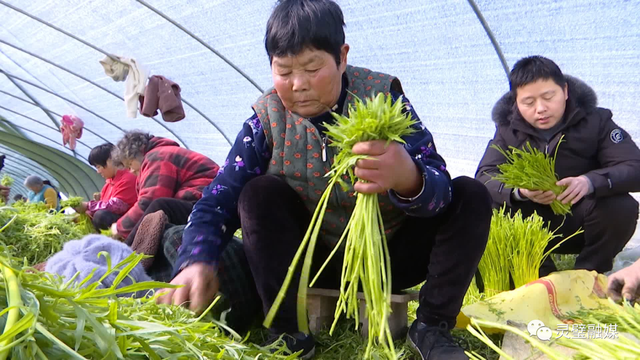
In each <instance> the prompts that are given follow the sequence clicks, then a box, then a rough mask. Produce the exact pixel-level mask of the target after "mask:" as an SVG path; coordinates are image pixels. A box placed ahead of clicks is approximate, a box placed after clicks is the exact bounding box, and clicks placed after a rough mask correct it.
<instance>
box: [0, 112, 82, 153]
mask: <svg viewBox="0 0 640 360" xmlns="http://www.w3.org/2000/svg"><path fill="white" fill-rule="evenodd" d="M0 121H1V120H0ZM6 122H7V123H9V124H11V125H13V126H15V127H17V128H18V129H21V130H24V131H28V132H30V133H32V134H35V135H38V136H40V137H42V138H45V139H47V140H49V141H51V142H52V143H54V144H56V145H57V144H58V142H56V141H55V140H53V139H52V138H50V137H48V136H44V135H42V134H39V133H38V132H37V131H34V130H31V129H27V128H25V127H24V126H20V125H16V124H14V123H12V122H10V121H6ZM78 143H80V141H78ZM80 144H81V145H84V146H85V147H86V148H87V149H89V150H91V149H92V148H91V147H90V146H88V145H87V144H85V143H80ZM77 156H79V157H80V158H82V159H84V160H86V161H87V163H88V162H89V159H87V158H86V157H84V156H82V155H77Z"/></svg>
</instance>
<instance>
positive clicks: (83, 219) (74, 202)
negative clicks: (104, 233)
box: [60, 196, 96, 234]
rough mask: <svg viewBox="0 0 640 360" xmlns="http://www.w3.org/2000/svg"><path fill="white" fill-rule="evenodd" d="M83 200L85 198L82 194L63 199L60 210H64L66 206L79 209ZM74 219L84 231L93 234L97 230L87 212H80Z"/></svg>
mask: <svg viewBox="0 0 640 360" xmlns="http://www.w3.org/2000/svg"><path fill="white" fill-rule="evenodd" d="M83 202H84V199H83V198H82V197H80V196H74V197H70V198H68V199H67V200H62V201H61V202H60V209H61V210H60V211H64V210H65V209H66V208H71V209H77V208H78V207H79V206H80V205H81V204H82V203H83ZM73 221H74V222H75V223H76V224H77V225H78V227H79V228H80V229H81V231H82V232H84V233H87V234H91V233H95V232H96V230H95V227H94V226H93V223H92V222H91V218H90V217H89V215H87V214H78V215H76V217H75V218H74V220H73Z"/></svg>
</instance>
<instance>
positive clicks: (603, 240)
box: [476, 56, 640, 276]
mask: <svg viewBox="0 0 640 360" xmlns="http://www.w3.org/2000/svg"><path fill="white" fill-rule="evenodd" d="M509 85H510V88H511V91H510V92H508V93H507V94H505V95H504V96H503V97H502V98H501V99H500V100H499V101H498V102H497V103H496V105H495V106H494V108H493V112H492V117H493V121H494V122H495V124H496V133H495V136H494V138H493V140H491V141H490V142H489V146H491V145H493V144H495V145H498V146H500V147H501V148H502V149H507V148H508V147H509V146H514V147H517V148H522V147H523V146H524V145H525V144H526V143H527V142H528V143H530V144H531V146H533V147H535V148H537V149H539V150H540V151H544V152H545V153H547V154H549V155H550V156H553V154H554V152H555V151H556V150H555V149H556V147H558V150H557V151H558V153H557V158H556V168H555V171H556V174H557V175H558V178H559V179H560V181H558V185H562V186H566V187H567V188H566V190H565V191H564V192H563V193H561V194H560V195H558V196H557V197H556V196H555V195H554V194H553V193H552V192H551V191H547V192H543V191H540V189H507V188H505V187H504V184H503V183H501V182H499V181H497V180H491V175H495V174H497V173H498V168H497V166H498V165H500V164H502V163H504V162H505V161H506V160H505V158H504V156H503V155H502V154H500V152H498V151H497V150H495V149H493V148H491V147H487V150H486V152H485V154H484V156H483V158H482V160H481V161H480V165H479V167H478V170H477V172H476V179H478V180H480V181H481V182H482V183H484V184H486V186H487V188H488V189H489V192H490V193H491V196H492V197H493V200H494V205H495V206H502V204H503V203H506V204H507V206H509V207H510V208H511V209H512V210H514V211H516V210H522V213H523V216H529V215H531V214H533V212H534V211H535V212H537V213H538V215H540V216H542V217H543V218H544V220H545V222H551V223H550V228H551V229H557V228H558V227H559V226H560V225H562V227H561V228H560V229H559V230H558V234H562V235H564V236H569V235H571V234H573V233H574V232H576V231H577V230H578V229H580V228H582V229H583V230H584V233H583V234H581V235H579V236H576V237H573V238H571V239H569V240H567V241H566V242H565V243H563V244H562V245H561V246H560V247H559V248H558V249H557V250H556V251H554V252H557V253H561V254H579V255H578V258H577V260H576V264H575V268H576V269H587V270H595V271H598V272H600V273H604V272H607V271H609V270H611V267H612V266H613V258H614V257H615V256H616V254H618V252H620V251H621V250H622V248H623V247H624V246H625V244H626V243H627V242H628V241H629V239H630V238H631V236H632V235H633V233H634V231H635V229H636V221H637V219H638V203H637V202H636V201H635V200H634V199H633V197H631V195H629V192H634V191H640V150H638V147H637V146H636V144H635V143H634V142H633V140H632V139H631V136H629V134H628V133H627V132H626V131H624V129H622V128H621V127H620V126H618V125H617V124H616V123H615V122H613V120H612V114H611V111H610V110H608V109H604V108H600V107H597V97H596V94H595V92H594V91H593V90H592V89H591V88H590V87H589V86H588V85H586V84H585V83H584V82H582V81H580V80H578V79H576V78H573V77H570V76H565V75H564V74H563V73H562V71H561V70H560V68H559V67H558V65H556V64H555V63H554V62H553V61H551V60H549V59H547V58H544V57H541V56H531V57H526V58H523V59H521V60H519V61H518V62H517V63H516V64H515V65H514V66H513V70H512V71H511V74H510V75H509ZM561 138H562V143H561V144H560V145H558V143H559V142H560V139H561ZM556 198H557V200H558V201H561V202H562V203H565V204H568V203H571V204H572V207H571V212H572V214H571V215H568V216H567V217H566V219H565V218H564V217H563V216H556V215H554V213H553V212H552V211H551V207H550V206H549V204H551V202H552V201H553V200H554V199H556ZM560 240H561V239H557V240H555V241H552V242H551V244H550V245H549V248H551V247H552V246H555V245H556V244H557V243H558V241H560ZM547 259H548V260H547V261H545V263H544V264H543V266H542V267H541V268H540V276H545V275H548V274H549V273H551V272H553V271H556V267H555V265H554V263H553V261H552V260H551V257H548V258H547Z"/></svg>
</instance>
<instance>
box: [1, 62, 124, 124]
mask: <svg viewBox="0 0 640 360" xmlns="http://www.w3.org/2000/svg"><path fill="white" fill-rule="evenodd" d="M0 73H2V74H5V75H7V76H8V77H11V78H13V79H16V80H20V81H22V82H23V83H25V84H29V85H31V86H33V87H35V88H38V89H40V90H42V91H44V92H48V93H49V94H51V95H53V96H55V97H57V98H60V99H62V100H64V101H66V102H69V103H71V104H73V105H75V106H77V107H79V108H81V109H83V110H85V111H86V112H88V113H90V114H92V115H93V116H95V117H97V118H100V119H102V120H104V121H105V122H107V123H108V124H110V125H112V126H113V127H115V128H116V129H118V130H120V131H122V132H125V130H124V129H123V128H121V127H120V126H118V125H116V124H114V123H112V122H111V121H109V120H107V118H105V117H103V116H100V115H98V114H96V113H95V112H94V111H92V110H89V109H88V108H86V107H84V106H82V105H80V104H78V103H77V102H75V101H73V100H71V99H69V98H66V97H64V96H62V95H59V94H58V93H56V92H55V91H51V90H49V89H47V88H45V87H43V86H40V85H38V84H35V83H33V82H31V81H29V80H26V79H23V78H21V77H19V76H15V75H13V74H9V73H8V72H6V71H5V70H3V69H0Z"/></svg>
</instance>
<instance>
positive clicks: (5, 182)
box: [0, 174, 13, 187]
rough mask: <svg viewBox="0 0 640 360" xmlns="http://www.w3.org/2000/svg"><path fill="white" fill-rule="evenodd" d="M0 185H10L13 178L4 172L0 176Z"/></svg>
mask: <svg viewBox="0 0 640 360" xmlns="http://www.w3.org/2000/svg"><path fill="white" fill-rule="evenodd" d="M0 185H2V186H6V187H11V186H12V185H13V178H12V177H11V176H9V175H7V174H4V175H3V176H2V179H0Z"/></svg>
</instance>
